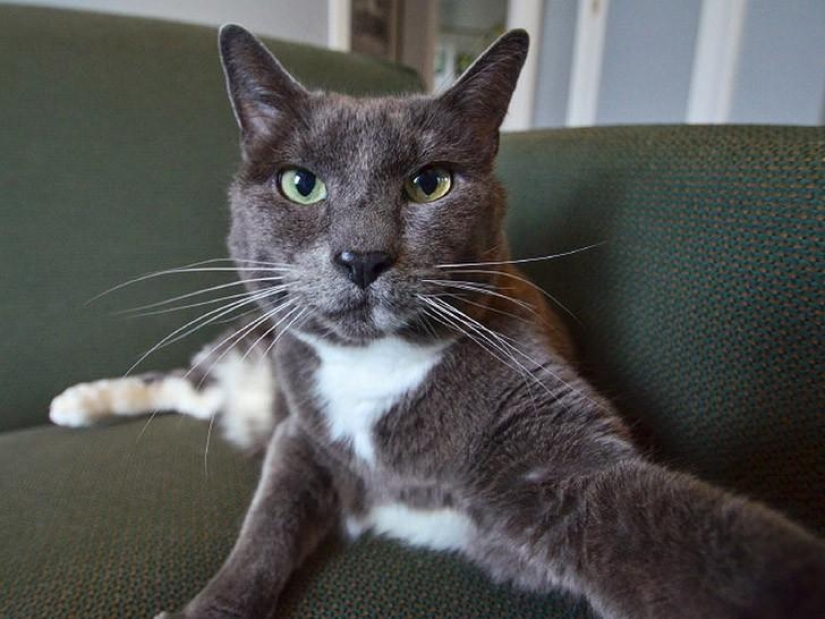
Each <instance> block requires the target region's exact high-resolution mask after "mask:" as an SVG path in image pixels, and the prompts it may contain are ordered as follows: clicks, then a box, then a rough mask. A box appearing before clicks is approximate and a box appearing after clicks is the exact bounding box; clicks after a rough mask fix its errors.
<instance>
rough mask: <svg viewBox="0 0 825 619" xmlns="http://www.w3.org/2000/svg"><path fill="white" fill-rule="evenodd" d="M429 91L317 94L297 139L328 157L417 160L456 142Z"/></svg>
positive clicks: (422, 160) (406, 162)
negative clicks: (415, 93) (391, 94)
mask: <svg viewBox="0 0 825 619" xmlns="http://www.w3.org/2000/svg"><path fill="white" fill-rule="evenodd" d="M436 108H437V105H436V103H435V101H434V99H432V98H431V97H426V96H405V97H365V98H359V97H351V96H347V95H339V94H326V93H324V94H321V93H319V94H316V95H314V96H313V97H312V101H311V105H310V106H309V109H308V110H306V111H307V112H308V113H307V115H306V118H305V119H304V125H303V127H304V128H303V129H302V131H301V134H302V135H301V137H300V140H299V141H300V143H301V147H302V150H304V151H316V153H315V155H316V156H317V154H318V153H317V151H318V150H319V148H320V149H321V150H322V151H325V152H326V155H327V156H328V157H330V158H342V157H343V158H346V157H354V158H357V159H359V160H361V161H362V162H365V160H366V159H372V160H374V163H375V164H379V163H385V164H389V163H394V164H400V165H416V164H423V163H427V162H429V161H432V160H435V159H438V158H439V157H442V156H445V153H448V151H449V150H451V149H452V148H455V147H456V146H458V144H457V143H456V140H454V139H453V140H451V139H449V138H448V134H449V133H450V129H449V127H450V122H449V120H448V118H446V117H445V116H444V114H443V113H441V114H439V113H438V110H437V109H436ZM356 156H357V157H356Z"/></svg>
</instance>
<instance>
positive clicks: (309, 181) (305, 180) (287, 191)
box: [278, 168, 327, 204]
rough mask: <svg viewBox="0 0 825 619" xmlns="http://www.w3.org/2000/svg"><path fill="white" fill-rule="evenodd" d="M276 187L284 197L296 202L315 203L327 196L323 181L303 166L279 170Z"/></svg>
mask: <svg viewBox="0 0 825 619" xmlns="http://www.w3.org/2000/svg"><path fill="white" fill-rule="evenodd" d="M278 187H279V188H280V190H281V193H282V194H284V197H285V198H287V199H288V200H291V201H292V202H295V203H297V204H315V203H316V202H320V201H321V200H323V199H324V198H326V197H327V186H326V185H324V181H322V180H321V179H320V178H318V177H317V176H315V174H313V173H312V172H310V171H309V170H305V169H303V168H284V169H283V170H281V172H280V173H279V174H278Z"/></svg>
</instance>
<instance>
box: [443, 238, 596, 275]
mask: <svg viewBox="0 0 825 619" xmlns="http://www.w3.org/2000/svg"><path fill="white" fill-rule="evenodd" d="M606 244H607V241H601V242H599V243H593V244H592V245H586V246H585V247H579V248H578V249H571V250H570V251H565V252H561V253H558V254H550V255H548V256H537V257H535V258H520V259H518V260H501V261H499V262H462V263H456V264H438V265H436V268H439V269H448V268H453V267H467V266H469V267H482V266H497V265H502V264H524V263H526V262H541V261H542V260H554V259H556V258H564V257H565V256H572V255H573V254H580V253H581V252H584V251H589V250H591V249H595V248H596V247H601V246H602V245H606Z"/></svg>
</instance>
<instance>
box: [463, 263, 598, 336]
mask: <svg viewBox="0 0 825 619" xmlns="http://www.w3.org/2000/svg"><path fill="white" fill-rule="evenodd" d="M448 273H476V274H488V275H503V276H504V277H509V278H511V279H515V280H517V281H520V282H523V283H525V284H527V285H528V286H530V287H531V288H533V289H534V290H537V291H538V292H540V293H541V294H543V295H544V296H545V297H547V298H548V299H550V300H551V301H552V302H553V303H555V304H556V305H558V306H559V307H560V308H561V309H563V310H564V311H565V312H566V313H567V314H568V315H569V316H570V317H571V318H573V320H575V321H576V322H578V323H579V324H582V321H581V320H579V317H578V316H576V315H575V314H574V313H573V312H572V311H571V310H569V309H568V308H567V306H565V305H564V303H562V302H561V301H559V300H558V299H557V298H556V297H554V296H553V295H552V294H550V293H549V292H547V291H546V290H545V289H544V288H542V287H541V286H539V285H538V284H536V283H534V282H531V281H530V280H529V279H527V278H526V277H521V276H519V275H516V274H515V273H508V272H507V271H488V270H485V269H469V270H468V269H456V270H453V271H448Z"/></svg>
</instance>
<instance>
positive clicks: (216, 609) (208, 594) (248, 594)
mask: <svg viewBox="0 0 825 619" xmlns="http://www.w3.org/2000/svg"><path fill="white" fill-rule="evenodd" d="M337 513H338V499H337V495H336V493H335V490H334V487H333V483H332V479H331V476H330V474H329V473H328V472H327V471H326V470H325V469H324V468H323V467H321V466H320V465H319V464H318V463H317V462H316V459H315V457H314V451H313V447H312V445H311V444H310V443H309V441H308V440H307V439H306V437H305V436H304V435H303V433H302V432H301V430H300V429H299V428H298V427H297V424H295V422H294V419H293V418H287V419H286V420H285V421H284V422H283V423H282V424H281V425H280V426H278V429H277V430H276V432H275V434H274V435H273V437H272V439H271V441H270V443H269V446H268V448H267V456H266V460H265V462H264V467H263V471H262V473H261V480H260V482H259V484H258V488H257V490H256V492H255V497H254V499H253V500H252V505H251V507H250V508H249V511H248V512H247V515H246V518H245V520H244V524H243V527H242V528H241V533H240V535H239V537H238V540H237V542H236V543H235V547H234V548H233V549H232V552H231V554H230V555H229V558H228V559H227V560H226V562H225V563H224V565H223V567H221V569H220V571H219V572H218V573H217V574H216V575H215V576H214V577H213V578H212V580H211V581H210V582H209V584H207V585H206V587H205V588H204V589H203V591H201V592H200V593H199V594H198V595H197V596H196V597H195V599H194V600H192V601H191V602H190V603H189V604H187V606H186V608H185V609H184V610H183V611H182V612H181V613H179V614H172V615H169V614H166V615H160V616H161V617H174V618H175V619H230V618H231V619H263V618H265V617H269V616H271V614H272V613H273V611H274V609H275V604H276V601H277V598H278V595H279V593H280V592H281V589H282V588H283V586H284V584H285V583H286V581H287V579H288V578H289V576H290V574H291V573H292V572H293V571H294V570H295V569H296V568H297V567H298V565H299V564H300V563H301V562H302V561H303V559H304V558H305V557H306V556H307V555H308V554H309V553H310V552H312V551H313V550H314V548H315V547H316V546H317V544H318V542H319V541H320V540H321V539H323V537H324V536H325V535H326V534H327V533H328V531H329V530H330V527H331V525H332V523H333V522H334V521H335V518H336V517H337Z"/></svg>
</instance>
